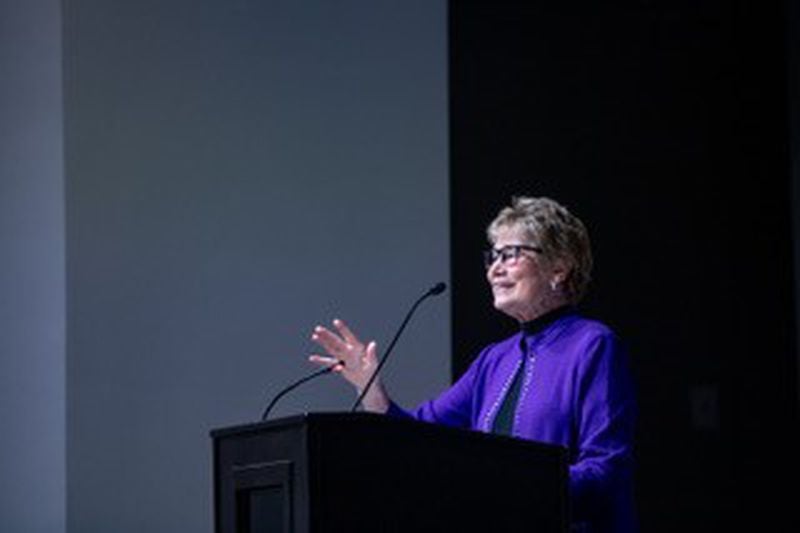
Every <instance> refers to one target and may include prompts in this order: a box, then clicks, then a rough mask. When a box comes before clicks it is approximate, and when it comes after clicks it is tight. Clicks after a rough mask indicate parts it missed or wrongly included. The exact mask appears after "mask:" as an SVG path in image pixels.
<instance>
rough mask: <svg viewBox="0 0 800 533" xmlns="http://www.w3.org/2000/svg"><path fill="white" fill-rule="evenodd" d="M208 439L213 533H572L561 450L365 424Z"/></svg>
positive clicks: (256, 429)
mask: <svg viewBox="0 0 800 533" xmlns="http://www.w3.org/2000/svg"><path fill="white" fill-rule="evenodd" d="M211 436H212V438H213V446H214V457H213V461H214V524H215V526H214V527H215V532H216V533H266V532H270V533H273V532H280V533H328V532H348V533H353V532H404V533H405V532H415V531H492V532H493V533H494V532H501V531H515V532H517V531H526V532H559V533H563V532H565V531H567V529H568V525H567V524H568V521H567V515H568V510H567V456H566V453H567V452H566V450H565V449H564V448H561V447H559V446H553V445H548V444H540V443H535V442H527V441H522V440H518V439H511V438H506V437H500V436H496V435H488V434H483V433H477V432H472V431H465V430H459V429H453V428H447V427H442V426H438V425H434V424H426V423H422V422H416V421H412V420H398V419H393V418H389V417H387V416H382V415H375V414H369V413H355V414H337V413H319V414H307V415H302V416H296V417H290V418H284V419H279V420H275V421H273V422H266V423H261V424H252V425H246V426H237V427H231V428H224V429H218V430H215V431H212V432H211Z"/></svg>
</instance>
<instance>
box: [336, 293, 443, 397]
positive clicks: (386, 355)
mask: <svg viewBox="0 0 800 533" xmlns="http://www.w3.org/2000/svg"><path fill="white" fill-rule="evenodd" d="M445 289H447V284H446V283H444V282H443V281H440V282H439V283H437V284H436V285H434V286H433V287H431V288H430V289H429V290H428V292H426V293H425V294H423V295H422V296H420V297H419V299H417V301H416V302H414V305H412V306H411V309H410V310H409V311H408V313H407V314H406V318H405V319H404V320H403V323H402V324H400V328H399V329H398V330H397V333H395V335H394V338H393V339H392V342H390V343H389V347H388V348H387V349H386V352H385V353H384V354H383V357H381V360H380V362H378V366H377V367H376V368H375V371H374V372H373V373H372V375H371V376H370V378H369V381H367V384H366V385H365V386H364V390H363V391H361V394H359V395H358V398H357V399H356V401H355V403H354V404H353V407H352V408H351V409H350V412H355V410H356V409H358V406H359V405H361V402H362V401H363V400H364V397H365V396H366V395H367V392H369V388H370V387H371V386H372V382H373V381H375V378H376V377H378V373H379V372H380V371H381V368H383V365H384V364H385V363H386V360H387V359H388V358H389V354H390V353H392V348H394V345H395V344H397V339H399V338H400V334H401V333H403V330H404V329H405V328H406V324H408V321H409V320H411V315H413V314H414V311H416V310H417V307H419V304H421V303H422V302H423V300H425V299H426V298H428V297H430V296H438V295H440V294H442V293H443V292H444V291H445Z"/></svg>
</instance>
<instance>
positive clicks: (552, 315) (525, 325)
mask: <svg viewBox="0 0 800 533" xmlns="http://www.w3.org/2000/svg"><path fill="white" fill-rule="evenodd" d="M574 309H575V308H574V307H573V306H571V305H562V306H561V307H556V308H555V309H551V310H550V311H548V312H546V313H545V314H543V315H540V316H538V317H536V318H534V319H533V320H529V321H527V322H520V324H519V327H520V329H521V330H522V332H523V333H524V334H525V335H526V336H527V335H535V334H536V333H539V332H540V331H542V330H544V329H545V328H546V327H547V326H549V325H550V324H552V323H553V322H555V321H556V320H558V319H559V318H561V317H562V316H564V315H567V314H569V313H571V312H572V311H573V310H574Z"/></svg>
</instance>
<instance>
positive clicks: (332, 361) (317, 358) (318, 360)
mask: <svg viewBox="0 0 800 533" xmlns="http://www.w3.org/2000/svg"><path fill="white" fill-rule="evenodd" d="M308 360H309V361H311V362H312V363H314V364H315V365H320V366H335V367H336V368H334V370H341V369H343V368H344V367H345V362H344V361H342V360H341V359H337V358H335V357H327V356H324V355H317V354H314V355H311V356H309V358H308Z"/></svg>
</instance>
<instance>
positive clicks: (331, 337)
mask: <svg viewBox="0 0 800 533" xmlns="http://www.w3.org/2000/svg"><path fill="white" fill-rule="evenodd" d="M311 340H312V341H314V342H316V343H317V344H319V345H320V346H322V347H323V348H324V349H325V351H326V352H328V353H332V354H338V353H340V352H343V351H345V350H346V349H347V343H346V342H344V341H343V340H342V339H341V337H339V336H338V335H336V334H335V333H333V332H332V331H330V330H329V329H327V328H324V327H322V326H317V327H316V328H314V332H313V333H312V334H311Z"/></svg>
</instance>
